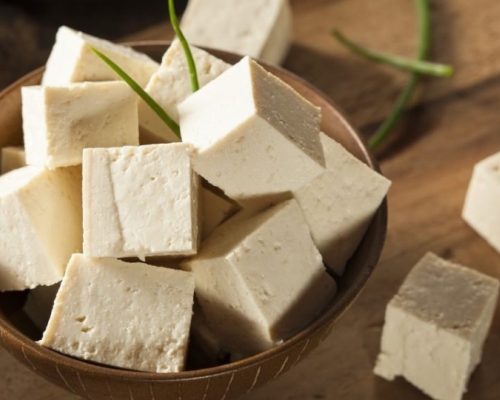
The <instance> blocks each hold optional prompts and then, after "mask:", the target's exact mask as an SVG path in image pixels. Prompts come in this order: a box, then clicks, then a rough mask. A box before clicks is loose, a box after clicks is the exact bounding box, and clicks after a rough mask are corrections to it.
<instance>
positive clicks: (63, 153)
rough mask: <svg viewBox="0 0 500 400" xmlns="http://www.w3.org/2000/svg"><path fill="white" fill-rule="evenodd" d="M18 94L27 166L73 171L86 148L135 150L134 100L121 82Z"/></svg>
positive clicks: (35, 88)
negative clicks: (66, 167) (129, 147)
mask: <svg viewBox="0 0 500 400" xmlns="http://www.w3.org/2000/svg"><path fill="white" fill-rule="evenodd" d="M21 91H22V99H23V107H22V113H23V130H24V143H25V149H26V162H27V163H28V164H29V165H37V166H46V167H48V168H50V169H53V168H56V167H63V166H70V165H78V164H81V163H82V151H83V149H85V148H88V147H111V146H125V145H131V146H133V145H138V144H139V122H138V121H139V119H138V111H137V99H138V98H137V96H136V95H135V93H134V92H133V91H132V90H131V89H130V88H129V87H128V85H127V84H126V83H124V82H87V83H75V84H71V85H68V86H61V87H55V86H54V87H48V86H29V87H23V88H22V89H21Z"/></svg>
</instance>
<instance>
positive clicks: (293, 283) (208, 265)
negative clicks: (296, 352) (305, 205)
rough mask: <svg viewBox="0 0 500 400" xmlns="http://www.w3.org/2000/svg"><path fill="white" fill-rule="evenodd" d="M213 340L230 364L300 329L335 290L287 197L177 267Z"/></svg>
mask: <svg viewBox="0 0 500 400" xmlns="http://www.w3.org/2000/svg"><path fill="white" fill-rule="evenodd" d="M183 268H185V269H187V270H189V271H192V272H193V274H194V277H195V281H196V297H197V299H198V301H199V303H200V306H201V308H202V310H203V313H204V314H205V315H206V317H207V318H208V320H209V321H210V322H211V324H212V326H213V328H214V330H215V334H216V335H217V337H218V339H219V342H220V343H223V344H224V347H225V349H226V350H228V351H229V352H230V353H231V356H232V358H233V359H238V358H240V357H246V356H250V355H253V354H256V353H258V352H260V351H263V350H265V349H268V348H270V347H272V346H274V345H275V344H277V343H278V342H280V341H281V340H284V339H287V338H289V337H290V336H292V335H293V334H295V333H297V332H298V331H299V330H300V329H302V328H304V327H305V326H307V325H308V324H309V323H310V322H311V321H312V320H313V319H314V318H315V317H317V316H318V315H319V314H320V312H321V311H322V310H323V309H324V307H325V306H326V305H327V304H328V303H329V302H330V301H331V300H332V299H333V297H334V296H335V293H336V284H335V281H334V280H333V279H332V278H331V277H330V276H329V275H328V274H327V272H326V270H325V268H324V266H323V263H322V260H321V255H320V254H319V252H318V250H317V249H316V247H315V246H314V243H313V242H312V239H311V235H310V233H309V228H308V227H307V224H306V222H305V220H304V217H303V215H302V212H301V211H300V208H299V206H298V204H297V203H296V201H295V200H289V201H286V202H283V203H281V204H279V205H277V206H275V207H273V208H272V209H270V210H267V211H265V212H263V213H261V214H258V215H256V216H254V217H252V218H249V219H236V220H231V219H230V220H229V221H227V222H226V223H224V224H222V225H221V226H219V227H218V228H217V229H216V230H215V231H214V232H213V234H212V235H211V236H210V237H209V238H208V239H207V240H206V241H205V242H204V243H203V246H202V248H201V250H200V252H199V253H198V254H197V255H196V256H195V257H193V258H191V259H188V260H187V261H185V262H184V263H183Z"/></svg>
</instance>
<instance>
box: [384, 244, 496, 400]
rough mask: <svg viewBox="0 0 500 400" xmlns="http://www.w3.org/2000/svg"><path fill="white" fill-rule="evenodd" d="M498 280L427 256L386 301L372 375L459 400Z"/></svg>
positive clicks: (479, 347) (484, 330)
mask: <svg viewBox="0 0 500 400" xmlns="http://www.w3.org/2000/svg"><path fill="white" fill-rule="evenodd" d="M498 288H499V282H498V280H496V279H494V278H491V277H488V276H486V275H483V274H481V273H479V272H477V271H474V270H472V269H469V268H466V267H463V266H461V265H458V264H453V263H451V262H447V261H445V260H442V259H440V258H439V257H437V256H436V255H434V254H432V253H428V254H427V255H425V257H423V258H422V259H421V260H420V261H419V262H418V264H417V265H416V266H415V267H414V268H413V270H412V271H411V272H410V274H409V275H408V277H407V278H406V280H405V282H404V283H403V285H402V286H401V288H400V289H399V292H398V294H397V295H396V296H395V297H394V298H393V299H392V300H391V302H390V303H389V305H388V307H387V310H386V316H385V326H384V330H383V334H382V349H381V353H380V355H379V358H378V360H377V365H376V367H375V373H376V374H377V375H379V376H381V377H383V378H386V379H389V380H393V379H394V378H395V377H396V376H403V377H404V378H405V379H406V380H408V381H409V382H411V383H412V384H413V385H415V386H416V387H418V388H419V389H421V390H422V391H423V392H425V393H426V394H428V395H429V396H431V397H432V398H434V399H436V400H459V399H461V398H462V395H463V393H465V392H466V390H467V382H468V380H469V377H470V375H471V373H472V372H473V371H474V369H475V367H476V366H477V365H478V364H479V362H480V360H481V353H482V349H483V344H484V341H485V339H486V336H487V333H488V330H489V328H490V325H491V321H492V319H493V314H494V311H495V307H496V304H497V300H498Z"/></svg>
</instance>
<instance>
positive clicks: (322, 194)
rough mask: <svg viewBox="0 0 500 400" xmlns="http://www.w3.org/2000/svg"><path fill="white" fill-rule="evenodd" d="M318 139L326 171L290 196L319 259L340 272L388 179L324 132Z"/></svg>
mask: <svg viewBox="0 0 500 400" xmlns="http://www.w3.org/2000/svg"><path fill="white" fill-rule="evenodd" d="M320 139H321V144H322V145H323V151H324V154H325V161H326V171H325V172H324V173H323V174H322V175H320V176H319V177H317V178H316V179H314V180H312V181H311V182H309V183H307V184H305V185H304V186H303V187H302V188H300V189H299V190H298V191H297V192H295V193H294V197H295V199H296V200H297V202H298V203H299V205H300V207H301V209H302V211H303V212H304V216H305V218H306V221H307V224H308V225H309V228H310V229H311V234H312V237H313V240H314V243H315V244H316V246H317V247H318V250H319V252H320V253H321V255H322V256H323V261H324V262H325V264H326V265H328V266H329V267H330V268H331V269H332V270H333V271H335V272H336V273H337V274H338V275H342V273H343V272H344V268H345V264H346V262H347V261H348V260H349V258H350V257H351V256H352V254H353V253H354V251H355V250H356V248H357V247H358V245H359V243H360V242H361V239H362V238H363V236H364V234H365V232H366V229H367V228H368V226H369V225H370V222H371V220H372V217H373V215H374V214H375V212H376V211H377V209H378V208H379V206H380V204H381V203H382V201H383V200H384V198H385V195H386V194H387V191H388V190H389V187H390V185H391V182H390V181H389V180H388V179H386V178H384V177H383V176H382V175H380V174H379V173H377V172H375V171H374V170H373V169H371V168H370V167H368V166H367V165H366V164H364V163H363V162H361V161H359V160H358V159H357V158H356V157H354V156H353V155H351V154H350V153H349V152H348V151H347V150H346V149H344V148H343V147H342V146H341V145H340V144H339V143H337V142H336V141H334V140H333V139H331V138H330V137H328V136H327V135H325V134H324V133H321V134H320Z"/></svg>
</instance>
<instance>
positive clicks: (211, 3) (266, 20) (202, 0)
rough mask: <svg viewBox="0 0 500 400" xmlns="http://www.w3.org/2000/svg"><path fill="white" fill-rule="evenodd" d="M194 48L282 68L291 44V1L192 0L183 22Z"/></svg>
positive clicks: (184, 29)
mask: <svg viewBox="0 0 500 400" xmlns="http://www.w3.org/2000/svg"><path fill="white" fill-rule="evenodd" d="M181 28H182V29H183V32H184V34H185V35H186V37H187V38H188V39H189V41H190V42H191V43H193V44H196V45H199V46H205V47H210V48H214V49H221V50H226V51H230V52H233V53H237V54H241V55H244V56H245V55H248V56H250V57H254V58H258V59H260V60H262V61H265V62H268V63H271V64H281V63H282V62H283V61H284V59H285V57H286V55H287V53H288V50H289V48H290V44H291V41H292V9H291V7H290V4H289V2H288V0H252V1H227V0H190V1H189V3H188V7H187V9H186V11H185V12H184V15H183V17H182V21H181Z"/></svg>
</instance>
